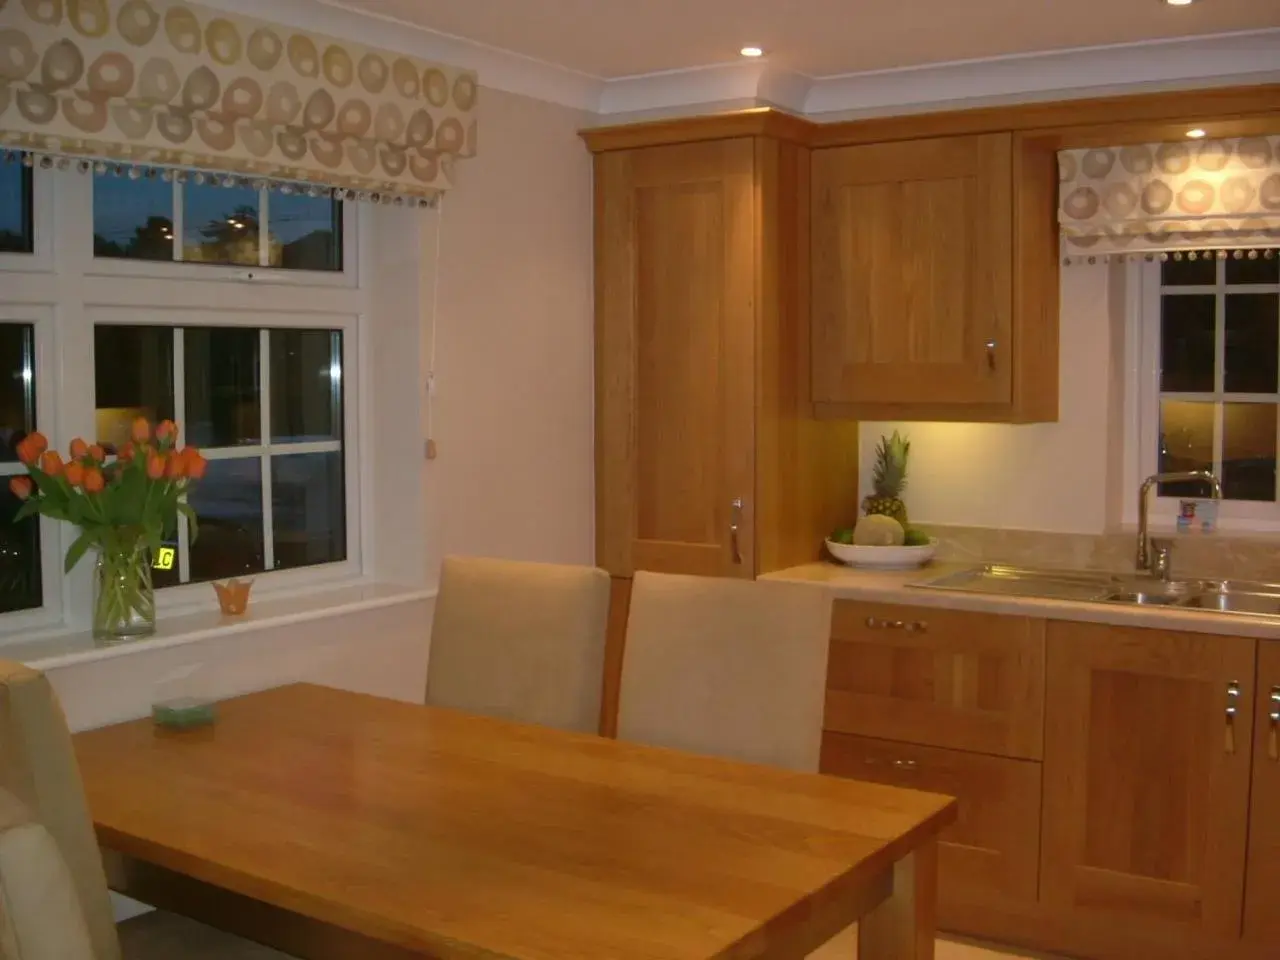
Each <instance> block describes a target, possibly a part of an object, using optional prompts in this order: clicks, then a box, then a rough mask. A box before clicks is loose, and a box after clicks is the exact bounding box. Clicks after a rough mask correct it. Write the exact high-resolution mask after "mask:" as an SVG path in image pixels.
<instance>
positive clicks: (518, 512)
mask: <svg viewBox="0 0 1280 960" xmlns="http://www.w3.org/2000/svg"><path fill="white" fill-rule="evenodd" d="M480 111H481V113H480V123H481V127H480V131H481V132H480V150H479V154H478V156H476V157H475V158H473V159H471V160H468V161H467V162H466V163H465V164H461V165H460V172H459V177H458V185H457V186H456V187H455V188H454V189H453V190H452V191H451V192H450V193H449V194H448V195H447V197H446V198H445V201H444V205H443V209H442V210H441V234H440V238H441V245H440V265H439V272H438V282H439V308H438V311H437V326H436V336H435V354H436V357H435V371H436V377H435V383H436V389H435V396H434V406H435V409H434V414H433V430H432V433H433V434H434V436H435V439H436V441H437V445H438V452H439V456H438V458H437V459H436V460H434V461H432V462H431V463H429V464H428V466H427V470H426V475H425V484H426V490H427V503H428V511H429V512H428V522H427V537H428V543H429V549H430V550H431V551H432V553H433V554H434V555H435V557H436V558H438V557H439V556H440V555H443V554H448V553H465V554H476V555H489V556H502V557H509V558H513V559H528V560H546V561H555V562H564V563H590V562H592V560H593V556H594V505H593V503H594V489H595V488H594V469H595V466H594V459H593V456H594V455H593V442H594V441H593V409H594V401H593V395H594V394H593V391H594V380H593V377H594V374H593V369H594V359H593V346H592V344H593V333H592V325H593V312H594V308H593V277H592V262H593V257H592V193H591V182H592V181H591V157H590V154H589V153H588V152H587V150H586V148H585V147H584V146H583V144H582V141H581V140H580V139H579V138H578V136H577V131H578V130H579V129H580V128H581V127H584V126H586V125H587V122H588V120H589V114H586V113H582V112H579V111H576V110H572V109H569V108H566V107H560V106H556V105H553V104H549V103H545V102H543V101H539V100H532V99H529V98H526V97H520V96H516V95H514V94H509V93H503V92H500V91H495V90H492V89H485V90H484V91H482V96H481V106H480Z"/></svg>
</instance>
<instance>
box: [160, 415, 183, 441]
mask: <svg viewBox="0 0 1280 960" xmlns="http://www.w3.org/2000/svg"><path fill="white" fill-rule="evenodd" d="M156 439H157V440H159V441H160V442H161V443H165V442H169V443H172V442H174V441H176V440H177V439H178V425H177V424H176V423H174V422H173V421H172V420H165V421H162V422H161V424H160V426H158V427H156Z"/></svg>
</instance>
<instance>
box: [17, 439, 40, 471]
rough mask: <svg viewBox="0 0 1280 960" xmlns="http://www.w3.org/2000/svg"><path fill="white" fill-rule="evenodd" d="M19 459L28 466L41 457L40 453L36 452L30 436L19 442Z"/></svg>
mask: <svg viewBox="0 0 1280 960" xmlns="http://www.w3.org/2000/svg"><path fill="white" fill-rule="evenodd" d="M18 459H19V460H20V461H22V462H23V463H24V464H26V465H27V466H28V467H29V466H31V465H32V464H33V463H35V462H36V461H37V460H39V459H40V454H38V453H36V448H35V446H34V445H33V444H32V443H31V438H30V437H24V438H23V439H22V441H21V442H20V443H19V444H18Z"/></svg>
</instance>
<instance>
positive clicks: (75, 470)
mask: <svg viewBox="0 0 1280 960" xmlns="http://www.w3.org/2000/svg"><path fill="white" fill-rule="evenodd" d="M67 483H69V484H71V485H72V486H73V487H78V486H80V485H81V484H82V483H84V464H83V463H81V462H80V461H79V460H72V461H71V462H70V463H68V464H67Z"/></svg>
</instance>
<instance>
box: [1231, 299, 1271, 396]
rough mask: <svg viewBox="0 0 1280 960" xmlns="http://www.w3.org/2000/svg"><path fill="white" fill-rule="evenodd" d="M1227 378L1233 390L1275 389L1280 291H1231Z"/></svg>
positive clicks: (1256, 390) (1258, 391) (1264, 391)
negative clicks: (1278, 292) (1277, 292)
mask: <svg viewBox="0 0 1280 960" xmlns="http://www.w3.org/2000/svg"><path fill="white" fill-rule="evenodd" d="M1226 313H1227V317H1226V380H1225V385H1226V389H1227V391H1228V392H1231V393H1275V392H1276V372H1277V363H1280V294H1275V293H1229V294H1227V298H1226Z"/></svg>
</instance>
